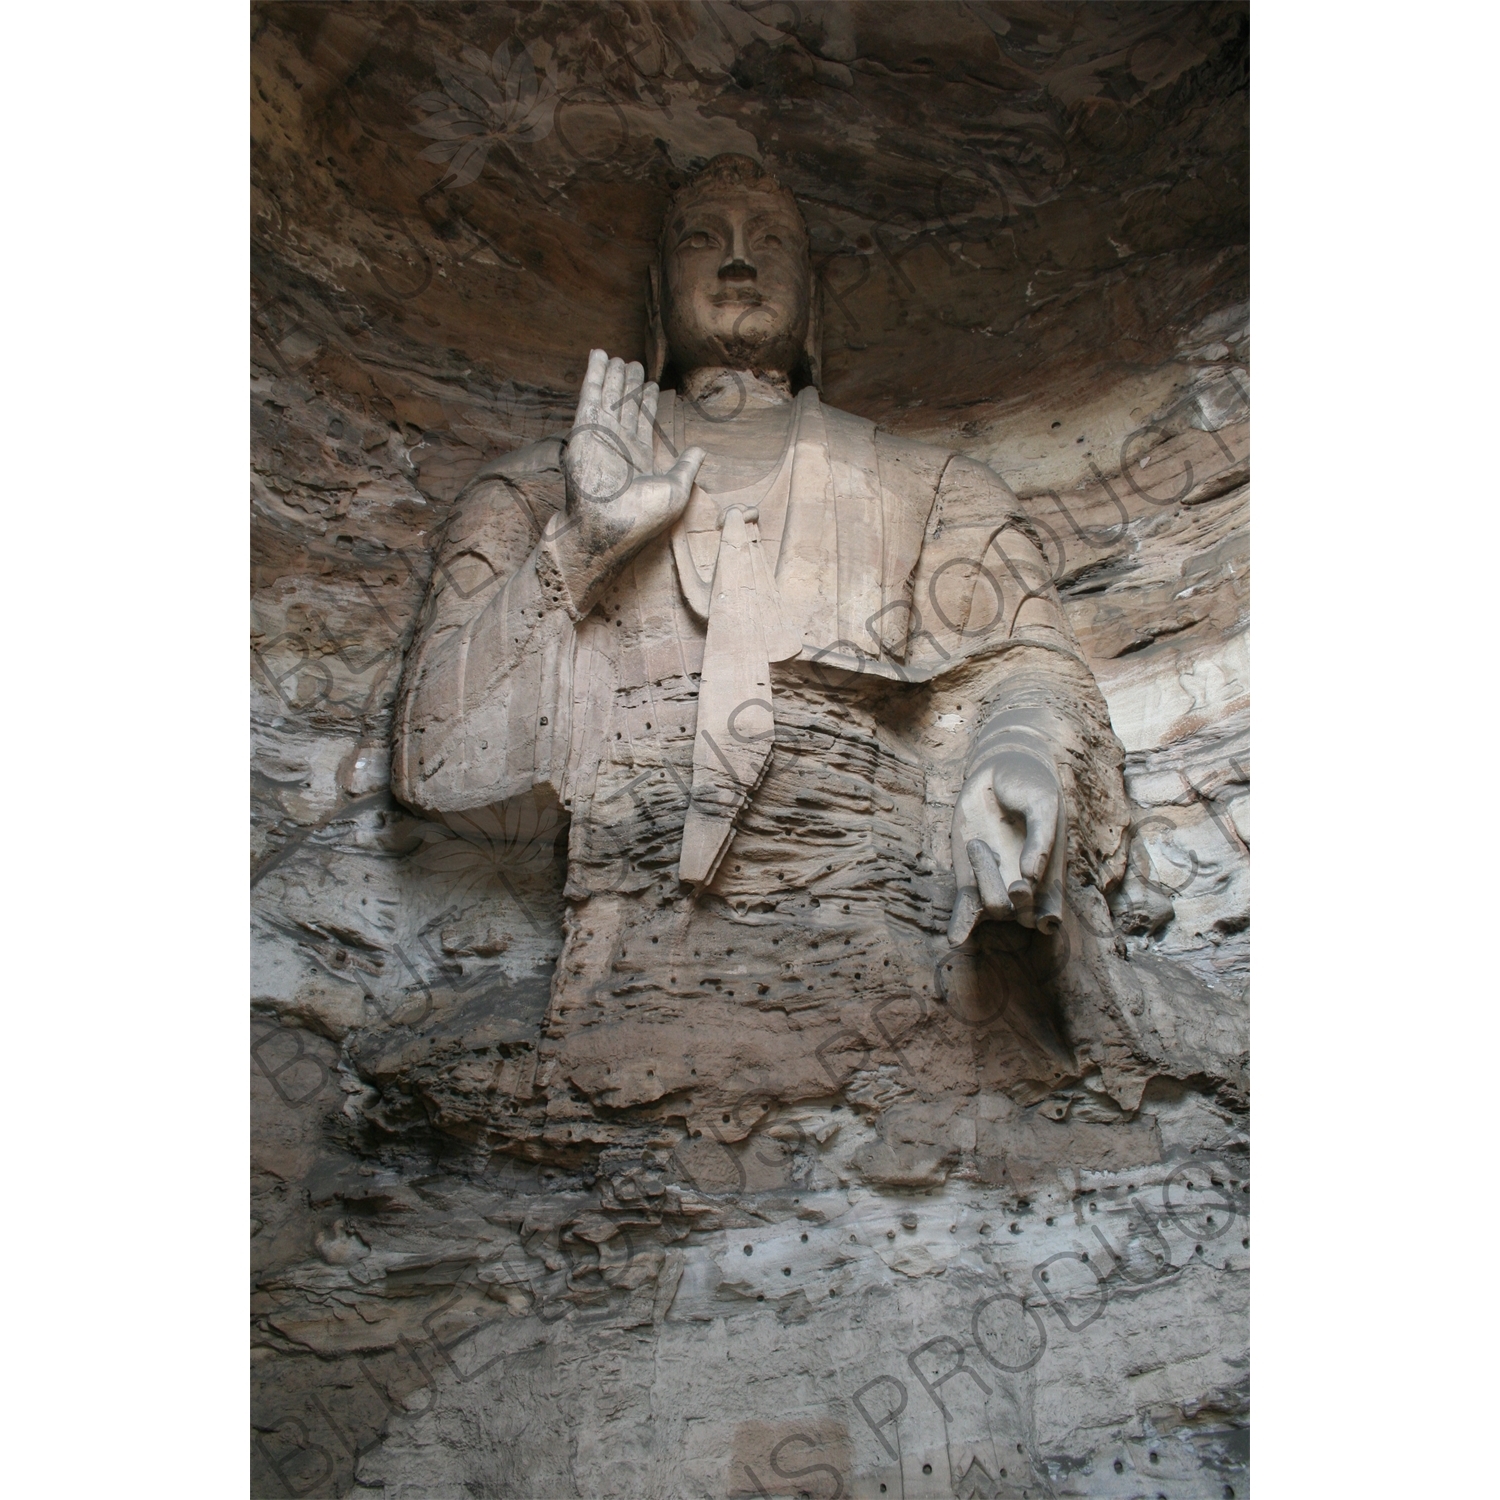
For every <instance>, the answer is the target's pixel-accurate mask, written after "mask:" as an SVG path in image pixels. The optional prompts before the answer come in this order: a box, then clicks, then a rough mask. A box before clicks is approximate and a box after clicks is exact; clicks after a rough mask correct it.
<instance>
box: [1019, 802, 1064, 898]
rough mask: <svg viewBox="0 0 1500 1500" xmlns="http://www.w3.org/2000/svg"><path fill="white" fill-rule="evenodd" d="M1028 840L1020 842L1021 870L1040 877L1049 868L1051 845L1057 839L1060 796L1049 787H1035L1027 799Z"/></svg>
mask: <svg viewBox="0 0 1500 1500" xmlns="http://www.w3.org/2000/svg"><path fill="white" fill-rule="evenodd" d="M1025 813H1026V842H1025V843H1024V844H1022V845H1021V874H1022V875H1024V876H1025V877H1026V879H1027V880H1031V881H1038V880H1040V879H1041V878H1042V876H1043V875H1044V874H1046V871H1047V861H1048V860H1049V859H1050V858H1051V857H1052V845H1053V844H1054V843H1055V842H1056V839H1057V813H1058V796H1057V793H1056V792H1054V791H1051V790H1050V789H1044V788H1040V787H1038V788H1036V789H1035V790H1034V791H1033V792H1032V793H1031V795H1030V796H1029V797H1027V799H1026V807H1025Z"/></svg>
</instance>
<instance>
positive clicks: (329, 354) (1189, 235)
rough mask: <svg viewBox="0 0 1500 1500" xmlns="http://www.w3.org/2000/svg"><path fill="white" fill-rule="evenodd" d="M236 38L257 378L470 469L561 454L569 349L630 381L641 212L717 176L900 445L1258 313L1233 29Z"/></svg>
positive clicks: (812, 19) (841, 12) (328, 26)
mask: <svg viewBox="0 0 1500 1500" xmlns="http://www.w3.org/2000/svg"><path fill="white" fill-rule="evenodd" d="M251 24H252V35H253V42H252V54H251V70H252V90H251V94H252V124H251V165H252V191H251V221H252V222H251V228H252V247H253V248H252V357H253V358H254V359H255V360H256V361H257V362H259V363H261V364H262V365H263V366H265V367H267V368H273V367H274V368H277V369H279V370H280V372H281V373H282V374H287V373H289V372H292V371H295V373H296V374H297V375H298V377H299V378H300V379H302V380H304V381H307V382H310V383H311V384H312V385H313V386H315V387H317V386H332V387H337V388H339V389H341V390H343V391H345V392H354V393H356V394H360V395H362V396H364V397H365V398H366V399H367V400H368V401H370V402H373V403H374V404H375V405H376V406H378V407H379V408H380V409H381V410H382V412H383V413H384V414H385V415H386V416H387V417H389V418H391V419H392V420H394V421H396V422H398V423H400V424H401V425H403V426H405V427H408V428H412V429H416V430H418V431H422V432H428V431H441V432H444V433H446V434H448V435H450V436H451V437H453V438H455V439H456V440H459V441H463V442H465V443H468V444H470V445H472V446H474V447H477V448H481V449H483V448H493V447H496V446H505V438H506V436H507V434H510V435H511V436H512V437H513V436H514V435H515V434H516V432H517V431H518V430H519V429H518V427H517V423H516V422H515V421H514V420H513V418H514V415H515V413H516V412H518V411H519V412H524V413H527V414H529V415H530V416H531V417H532V418H534V420H535V423H536V426H537V435H540V431H541V430H542V429H543V428H548V427H549V426H550V428H551V430H555V429H556V426H557V424H558V423H559V422H560V421H562V422H565V419H566V416H567V414H568V412H569V411H570V410H571V406H572V403H573V400H574V395H575V392H576V387H577V384H578V381H579V378H580V376H581V374H582V371H583V368H584V363H585V361H586V358H587V353H588V350H589V348H590V347H591V346H594V345H602V346H603V347H605V348H607V349H608V350H609V351H610V352H611V353H618V354H625V355H630V356H635V357H639V356H640V355H641V353H642V350H643V347H644V338H643V332H644V308H645V289H646V276H647V268H648V266H649V264H650V262H651V260H652V257H653V254H654V249H655V244H656V238H657V234H658V230H659V227H660V221H661V217H662V212H663V208H664V206H665V204H666V202H667V200H668V197H669V195H670V194H671V193H672V191H673V190H674V189H675V188H676V187H677V186H678V185H679V184H680V183H681V182H682V181H684V180H685V178H686V177H687V176H689V175H690V174H691V173H692V172H693V171H694V170H696V168H697V167H699V166H701V165H702V163H703V162H704V161H706V160H707V159H708V158H709V157H711V156H713V155H715V154H716V153H718V152H722V151H739V152H744V153H747V154H750V155H753V156H756V157H758V158H760V159H761V160H762V161H764V162H765V163H766V164H767V165H768V166H769V167H770V168H771V169H772V170H774V171H775V172H776V173H777V175H778V176H779V177H780V178H781V180H782V181H783V182H784V183H785V184H786V185H787V186H789V187H790V188H791V189H792V190H793V191H794V192H795V193H796V195H797V197H798V199H799V201H800V202H801V204H802V207H803V210H804V213H805V215H806V218H807V221H808V225H809V229H810V232H811V236H812V248H813V257H814V261H815V265H816V267H817V271H818V276H819V280H820V284H821V287H822V302H823V321H824V339H823V343H824V369H823V391H824V395H825V397H826V398H827V399H828V400H830V401H831V402H833V403H834V404H836V405H838V406H840V407H844V408H845V409H848V410H852V411H855V412H858V413H860V414H862V415H865V416H869V417H871V418H874V419H876V420H878V421H881V422H884V423H886V424H888V425H890V426H892V427H895V428H898V429H900V428H912V429H918V428H920V429H923V430H932V429H933V428H934V427H942V426H946V427H960V426H962V425H963V424H964V423H965V422H966V421H967V420H969V418H971V417H975V416H977V417H978V418H979V419H981V420H995V419H996V418H997V417H999V416H1000V415H1002V414H1003V412H1004V410H1005V409H1006V407H1007V406H1008V405H1010V404H1014V403H1016V402H1018V401H1021V400H1026V399H1034V398H1035V396H1036V393H1037V392H1039V391H1049V392H1056V393H1057V394H1058V397H1059V399H1060V400H1061V399H1065V398H1068V397H1076V396H1077V395H1078V394H1079V393H1080V392H1082V391H1085V390H1086V389H1087V388H1089V387H1091V386H1096V385H1098V384H1099V383H1107V382H1109V381H1111V380H1115V379H1118V378H1121V377H1122V376H1124V375H1125V374H1126V373H1128V372H1129V371H1130V370H1132V369H1141V368H1147V367H1150V366H1152V365H1154V364H1157V363H1159V362H1160V361H1161V360H1163V359H1164V358H1166V357H1167V355H1168V354H1169V352H1170V350H1171V349H1172V347H1173V346H1174V343H1175V342H1176V341H1177V340H1179V339H1180V338H1181V335H1182V332H1183V330H1184V329H1186V328H1188V327H1189V326H1191V324H1192V323H1193V322H1194V321H1195V319H1196V318H1199V317H1201V316H1203V315H1205V314H1206V313H1209V312H1211V311H1212V310H1213V309H1215V308H1217V307H1221V306H1223V305H1225V304H1227V303H1229V302H1233V301H1237V300H1243V299H1244V298H1245V296H1246V295H1247V293H1248V200H1249V183H1248V125H1249V109H1248V56H1249V12H1248V7H1246V6H1243V5H1238V4H1172V5H1150V4H1135V5H1124V4H1122V5H1114V4H1086V5H1043V4H1014V5H1012V4H978V3H942V4H905V3H886V4H861V3H855V4H837V5H835V4H816V3H796V4H792V3H765V4H752V3H741V4H738V5H731V4H717V3H716V4H701V3H691V4H689V3H654V4H642V3H618V4H587V3H540V4H529V5H522V4H515V5H486V4H441V5H410V4H380V5H365V4H339V5H329V4H316V5H314V4H303V5H287V4H269V5H259V6H256V7H254V8H253V10H252V18H251ZM506 411H508V412H509V414H510V417H509V418H497V416H496V413H497V412H500V413H504V412H506ZM507 422H508V425H507Z"/></svg>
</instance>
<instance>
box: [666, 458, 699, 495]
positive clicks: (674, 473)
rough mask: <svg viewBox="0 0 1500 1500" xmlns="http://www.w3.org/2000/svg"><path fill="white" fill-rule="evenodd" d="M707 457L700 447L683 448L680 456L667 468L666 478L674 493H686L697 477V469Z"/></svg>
mask: <svg viewBox="0 0 1500 1500" xmlns="http://www.w3.org/2000/svg"><path fill="white" fill-rule="evenodd" d="M707 457H708V455H707V454H706V453H705V452H704V451H703V449H702V448H685V449H683V453H682V457H681V458H679V459H678V460H677V462H676V463H675V464H673V465H672V467H671V468H670V469H668V470H667V480H668V482H669V483H670V484H671V486H672V492H673V493H674V494H676V495H679V496H680V495H686V494H688V493H689V492H690V491H691V490H692V488H693V481H694V480H695V479H696V478H697V477H698V470H699V468H700V467H701V466H702V464H703V460H704V459H705V458H707Z"/></svg>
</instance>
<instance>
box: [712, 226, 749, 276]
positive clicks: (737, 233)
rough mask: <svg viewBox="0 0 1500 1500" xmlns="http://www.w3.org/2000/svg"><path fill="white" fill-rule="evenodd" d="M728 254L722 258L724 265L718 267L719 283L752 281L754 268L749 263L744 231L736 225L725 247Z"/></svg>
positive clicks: (747, 245)
mask: <svg viewBox="0 0 1500 1500" xmlns="http://www.w3.org/2000/svg"><path fill="white" fill-rule="evenodd" d="M726 248H727V251H728V253H727V254H726V255H725V257H724V264H723V265H721V266H720V267H719V279H720V280H721V281H754V280H755V274H756V273H755V267H754V265H753V264H752V263H751V261H750V246H749V244H748V243H747V241H746V239H745V231H744V230H743V229H742V228H741V227H740V226H739V225H738V224H736V225H735V227H734V233H733V235H732V236H731V238H730V242H729V244H728V246H727V247H726Z"/></svg>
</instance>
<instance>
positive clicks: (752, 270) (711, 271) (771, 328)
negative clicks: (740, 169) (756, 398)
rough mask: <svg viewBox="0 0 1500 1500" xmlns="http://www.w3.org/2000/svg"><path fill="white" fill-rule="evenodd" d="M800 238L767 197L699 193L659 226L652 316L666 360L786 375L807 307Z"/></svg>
mask: <svg viewBox="0 0 1500 1500" xmlns="http://www.w3.org/2000/svg"><path fill="white" fill-rule="evenodd" d="M811 291H812V267H811V265H810V264H809V260H808V251H807V231H806V229H805V228H804V227H803V224H802V216H801V215H800V214H799V213H798V212H797V208H796V205H795V204H794V203H793V202H792V201H791V200H790V199H789V198H788V197H787V196H786V195H785V194H782V193H777V192H767V191H757V190H756V189H753V188H751V189H748V190H744V191H737V192H730V191H724V192H715V193H706V194H704V195H703V196H700V197H697V198H694V199H692V200H690V201H689V202H687V203H685V204H684V205H683V206H682V207H681V208H680V209H678V210H677V212H676V213H675V214H674V215H673V217H672V219H671V221H670V223H669V224H668V225H667V232H666V236H665V239H664V244H663V253H662V303H663V307H662V316H663V321H664V324H665V328H666V334H667V343H668V345H669V346H670V348H671V351H672V358H673V361H674V362H675V363H676V364H677V366H678V368H679V369H681V370H683V371H688V370H695V369H701V368H703V367H705V366H708V365H723V366H727V367H728V368H730V369H735V370H757V371H764V372H771V371H774V372H777V373H779V374H783V375H784V374H787V373H789V372H790V371H791V370H792V369H793V368H794V366H795V365H796V363H797V360H798V358H799V357H800V355H801V353H802V346H803V342H804V340H805V339H806V337H807V322H808V313H809V308H810V305H811Z"/></svg>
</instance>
